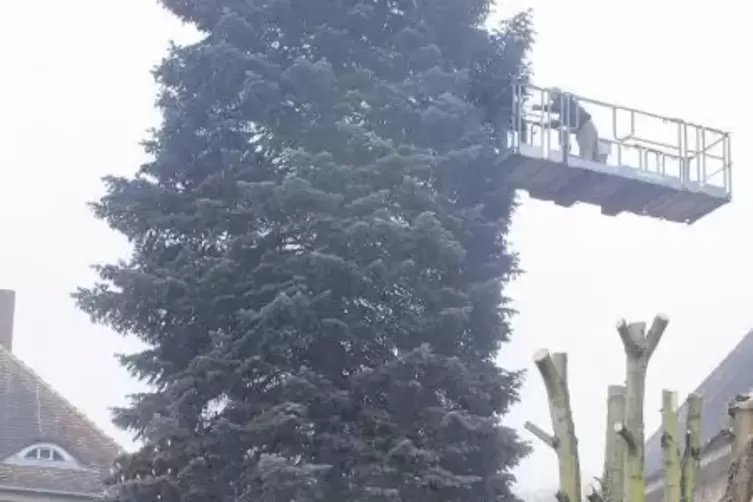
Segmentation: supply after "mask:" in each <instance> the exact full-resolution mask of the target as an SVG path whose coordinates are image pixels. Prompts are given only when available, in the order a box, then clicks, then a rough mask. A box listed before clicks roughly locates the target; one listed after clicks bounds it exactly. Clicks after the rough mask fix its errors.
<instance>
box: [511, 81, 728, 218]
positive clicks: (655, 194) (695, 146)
mask: <svg viewBox="0 0 753 502" xmlns="http://www.w3.org/2000/svg"><path fill="white" fill-rule="evenodd" d="M552 91H553V90H552V89H546V88H541V87H535V86H532V85H526V86H523V85H519V84H516V85H514V86H513V92H512V99H513V103H512V105H513V110H514V113H513V118H512V122H513V123H512V127H511V129H510V130H509V131H508V133H507V142H508V144H507V146H508V151H507V157H506V159H505V161H504V167H505V169H506V170H507V173H508V180H509V181H510V183H511V184H512V185H513V186H515V187H517V188H519V189H522V190H526V191H527V192H528V193H529V195H530V196H531V197H533V198H535V199H540V200H545V201H551V202H554V203H555V204H557V205H560V206H565V207H569V206H572V205H573V204H575V203H578V202H583V203H586V204H593V205H597V206H600V207H601V212H602V213H603V214H605V215H610V216H615V215H618V214H620V213H633V214H637V215H645V216H650V217H653V218H658V219H662V220H668V221H672V222H678V223H688V224H690V223H693V222H695V221H697V220H698V219H700V218H702V217H703V216H705V215H707V214H709V213H711V212H712V211H714V210H715V209H717V208H718V207H720V206H722V205H724V204H726V203H728V202H729V201H730V200H731V194H732V191H731V180H732V173H731V159H730V137H729V133H727V132H723V131H720V130H717V129H713V128H711V127H704V126H701V125H698V124H692V123H690V122H686V121H684V120H681V119H676V118H669V117H662V116H660V115H655V114H652V113H646V112H642V111H639V110H635V109H632V108H626V107H623V106H618V105H613V104H609V103H603V102H600V101H596V100H591V99H586V98H583V97H580V96H574V95H572V94H570V96H572V97H573V98H574V99H575V100H576V101H577V103H579V104H580V105H581V106H582V107H583V108H584V109H585V110H586V111H588V113H589V114H590V115H591V116H592V120H593V122H594V124H595V125H596V127H597V129H598V132H599V155H598V158H599V161H594V160H586V159H584V158H581V157H580V156H579V152H578V145H577V141H576V138H575V136H574V135H573V134H572V133H571V132H569V131H568V130H566V129H565V128H564V127H561V126H560V127H551V126H550V121H551V120H552V119H554V118H558V116H557V115H555V114H553V113H550V112H549V111H547V110H544V111H534V110H533V108H534V105H536V104H537V105H539V106H540V107H544V106H545V105H547V104H548V103H549V102H550V98H551V96H552ZM565 103H566V105H567V103H569V100H565ZM566 112H567V110H565V113H566ZM564 152H568V153H567V155H565V153H564Z"/></svg>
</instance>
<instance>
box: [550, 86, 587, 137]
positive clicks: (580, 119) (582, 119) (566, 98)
mask: <svg viewBox="0 0 753 502" xmlns="http://www.w3.org/2000/svg"><path fill="white" fill-rule="evenodd" d="M566 104H567V105H569V106H566ZM547 108H548V109H549V111H550V112H552V113H556V114H558V115H559V116H560V120H561V121H562V122H563V123H564V126H565V127H566V128H568V129H570V130H571V131H575V132H578V131H580V129H581V127H583V124H585V123H586V122H588V121H589V120H591V114H589V113H588V112H587V111H586V110H584V109H583V107H582V106H580V105H579V104H578V101H577V100H576V99H575V98H573V97H572V96H571V95H569V94H564V95H562V96H558V97H555V98H554V99H552V103H551V104H550V105H549V106H547ZM565 110H567V114H565ZM566 115H567V116H566Z"/></svg>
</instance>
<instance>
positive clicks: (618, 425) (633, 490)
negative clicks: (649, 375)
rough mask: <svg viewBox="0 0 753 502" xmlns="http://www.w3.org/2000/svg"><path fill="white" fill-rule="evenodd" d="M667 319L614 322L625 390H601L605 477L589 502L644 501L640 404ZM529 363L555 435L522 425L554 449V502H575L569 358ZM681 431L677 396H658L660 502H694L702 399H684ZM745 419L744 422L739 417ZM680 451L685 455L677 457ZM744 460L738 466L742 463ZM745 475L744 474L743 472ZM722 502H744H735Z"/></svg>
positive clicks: (740, 482)
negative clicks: (662, 475) (604, 403)
mask: <svg viewBox="0 0 753 502" xmlns="http://www.w3.org/2000/svg"><path fill="white" fill-rule="evenodd" d="M668 323H669V319H668V318H667V317H666V316H665V315H657V316H656V317H655V318H654V320H653V322H652V323H651V327H650V328H649V329H648V331H647V330H646V323H643V322H634V323H627V322H626V321H624V320H621V321H619V322H618V323H617V332H618V334H619V336H620V339H621V340H622V344H623V347H624V350H625V356H626V379H625V385H624V386H622V385H611V386H609V388H608V391H607V423H606V451H605V455H604V473H603V476H602V478H601V479H600V480H599V481H600V486H599V487H598V488H593V487H591V488H590V489H589V491H588V493H587V494H586V497H587V498H588V500H589V502H644V500H645V479H644V464H645V452H644V444H645V431H644V420H643V408H644V401H645V385H646V370H647V369H648V364H649V362H650V360H651V356H652V355H653V353H654V352H655V350H656V348H657V346H658V345H659V342H660V341H661V338H662V335H663V334H664V331H665V330H666V328H667V325H668ZM534 361H535V363H536V366H537V367H538V369H539V372H540V373H541V377H542V379H543V380H544V385H545V387H546V390H547V396H548V399H549V410H550V414H551V418H552V427H553V430H554V434H553V435H549V434H547V433H546V432H545V431H543V430H542V429H541V428H540V427H538V426H536V425H534V424H532V423H530V422H528V423H526V428H527V429H528V430H529V431H531V432H532V433H533V434H534V435H535V436H536V437H537V438H539V439H540V440H542V441H543V442H544V443H545V444H546V445H548V446H549V447H551V448H553V449H554V450H555V452H556V454H557V458H558V461H559V483H560V487H559V490H558V491H557V493H556V498H557V499H558V500H559V501H561V502H565V501H568V502H574V501H577V500H580V498H581V490H580V487H581V479H580V466H579V458H578V449H577V444H578V440H577V436H576V434H575V425H574V423H573V418H572V410H571V409H570V394H569V389H568V385H567V364H566V362H567V357H566V355H565V354H561V353H559V354H552V355H550V354H549V352H548V351H546V350H540V351H538V352H536V354H535V355H534ZM687 404H688V405H687V417H686V420H685V424H686V425H687V426H686V430H685V431H680V430H679V426H678V421H679V420H678V416H677V395H676V394H675V393H674V392H670V391H668V390H665V391H663V393H662V428H663V433H662V438H661V446H662V456H663V460H664V473H665V490H664V500H665V502H681V501H682V502H692V499H693V488H694V481H695V479H696V477H697V476H696V474H697V471H698V467H699V456H700V420H701V404H702V402H701V397H700V396H698V395H695V394H691V395H690V396H688V399H687ZM743 409H747V408H745V407H744V406H738V407H736V408H734V413H736V414H737V415H736V416H737V417H738V420H737V423H738V424H739V425H738V426H739V427H743V428H744V427H747V426H748V424H747V423H746V422H745V420H748V417H751V423H750V424H749V425H750V426H753V415H749V414H746V413H745V412H744V411H741V410H743ZM743 417H744V418H743ZM681 449H682V450H683V451H682V452H681ZM742 462H743V461H742V460H741V461H740V464H742ZM743 470H744V469H743ZM735 480H736V481H735V483H736V484H735V486H736V488H735V489H736V490H737V491H736V492H735V493H738V496H739V494H742V493H746V492H745V490H746V489H747V487H748V485H747V484H746V483H747V482H749V481H750V480H749V479H748V478H745V479H743V478H742V477H740V476H738V477H736V478H735ZM726 502H750V499H749V498H748V499H742V498H735V499H729V500H728V501H726Z"/></svg>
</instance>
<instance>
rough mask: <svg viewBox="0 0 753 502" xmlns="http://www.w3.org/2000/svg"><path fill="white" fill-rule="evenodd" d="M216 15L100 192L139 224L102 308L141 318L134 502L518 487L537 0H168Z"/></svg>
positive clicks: (330, 501)
mask: <svg viewBox="0 0 753 502" xmlns="http://www.w3.org/2000/svg"><path fill="white" fill-rule="evenodd" d="M162 3H163V5H164V6H165V7H166V8H167V9H169V10H170V11H171V12H172V13H174V14H175V15H176V16H178V17H179V18H180V19H181V20H183V21H184V22H186V23H191V24H193V25H195V26H196V27H198V28H199V30H200V31H201V32H202V34H203V36H202V38H201V40H200V41H199V42H197V43H195V44H192V45H188V46H173V47H171V49H170V51H169V54H168V55H167V57H166V58H165V59H164V61H163V62H162V63H161V65H159V67H158V68H157V69H156V70H155V77H156V79H157V81H158V83H159V84H160V88H161V92H160V95H159V99H158V106H159V108H160V109H161V111H162V114H163V122H162V124H161V125H160V127H159V128H158V129H157V130H155V131H153V132H152V134H151V137H150V139H149V140H148V141H146V142H145V148H146V150H147V151H148V153H149V154H150V155H151V157H152V159H153V160H151V161H150V162H148V163H147V164H145V165H143V166H142V167H141V168H140V170H139V171H138V173H137V174H136V175H135V176H134V177H133V178H129V179H126V178H116V177H108V178H106V185H107V194H106V195H105V196H104V197H103V198H102V199H101V200H100V201H99V202H97V203H95V204H94V205H93V206H94V211H95V214H96V216H97V217H98V218H100V219H102V220H104V221H106V222H107V223H108V224H109V225H110V226H111V227H112V228H113V229H115V230H116V231H118V232H120V233H122V234H123V235H125V236H126V237H127V238H128V239H129V241H130V243H131V244H132V245H133V249H134V251H133V254H132V256H131V258H130V259H129V260H128V261H126V262H121V263H116V264H110V265H104V266H100V267H98V268H97V269H98V272H99V275H100V277H101V281H100V282H99V283H98V284H96V285H94V286H92V287H89V288H82V289H80V290H79V291H78V292H77V293H76V294H75V297H76V299H77V302H78V304H79V306H80V307H81V308H82V309H83V310H84V311H85V312H87V313H88V314H90V315H91V316H92V318H93V319H94V320H95V321H97V322H100V323H104V324H107V325H109V326H111V327H112V328H113V329H114V330H116V331H118V332H120V333H122V334H126V335H129V336H136V337H138V338H139V339H141V340H143V341H144V342H145V343H146V344H147V346H148V348H147V349H146V350H144V351H143V352H140V353H137V354H133V355H128V356H123V357H122V361H123V364H124V365H126V367H127V368H128V369H129V370H130V371H131V372H132V373H133V374H134V375H135V376H137V377H138V378H140V379H142V380H144V381H146V382H148V383H149V384H151V388H152V390H151V391H150V392H146V393H143V394H139V395H136V396H133V401H132V405H131V406H129V407H127V408H124V409H119V410H116V422H117V423H118V424H119V425H121V426H122V427H124V428H127V429H129V430H132V431H134V432H135V433H136V435H137V437H138V438H140V439H141V440H142V441H143V444H144V446H143V447H142V448H141V449H140V450H139V451H138V452H136V453H134V454H129V455H125V456H124V457H123V458H122V459H121V461H119V463H118V465H117V468H116V471H117V472H116V474H115V476H114V477H113V486H112V496H113V498H114V499H117V500H121V501H126V502H133V501H139V502H142V501H153V500H162V501H169V502H172V501H188V502H193V501H196V502H199V501H200V502H208V501H223V502H225V501H256V502H287V501H296V502H309V501H327V502H345V501H363V502H366V501H385V502H387V501H410V502H419V501H444V502H452V501H458V502H460V501H463V502H472V501H508V500H515V498H514V496H513V495H512V494H511V491H510V488H511V483H512V482H513V477H512V475H511V474H510V470H511V468H512V467H514V466H515V465H516V463H517V462H518V461H519V460H520V458H521V457H522V456H523V455H525V453H526V445H525V444H524V443H522V442H521V440H520V439H519V438H518V436H517V434H516V433H515V431H514V430H512V429H510V428H507V427H504V426H502V425H501V424H500V418H501V417H502V416H503V415H504V414H505V413H506V412H507V410H508V409H509V407H510V405H511V404H512V403H514V402H515V401H516V400H517V397H518V396H517V392H518V388H519V384H520V378H521V374H520V373H519V372H517V371H508V370H505V369H500V368H499V367H498V366H496V365H495V361H494V360H495V356H496V354H497V352H498V350H499V349H500V347H501V346H502V344H503V343H504V342H506V341H507V340H508V336H509V331H510V328H509V325H508V318H509V315H510V310H509V307H507V300H506V298H505V297H504V296H503V293H502V290H503V288H504V285H505V284H506V283H508V281H509V280H510V279H511V277H512V276H514V274H515V273H517V267H516V258H515V256H514V254H513V253H512V252H511V251H510V250H509V249H508V246H507V244H506V241H505V235H506V234H507V231H508V227H509V224H510V217H511V213H512V211H513V209H514V205H515V202H514V190H513V188H512V187H510V186H509V185H508V184H507V183H506V182H505V180H504V171H503V169H502V158H503V155H504V151H503V150H501V149H500V146H499V145H500V136H501V135H503V134H504V130H505V127H504V124H505V123H509V122H508V121H509V119H510V106H509V100H510V93H509V85H510V82H511V79H513V78H521V79H522V80H523V81H525V79H526V78H527V76H528V69H527V66H526V62H525V57H526V53H527V50H528V48H529V46H530V44H531V37H532V35H531V28H530V19H529V16H528V14H527V13H524V14H521V15H519V16H517V17H515V18H513V19H511V20H510V21H508V22H506V23H504V24H503V25H502V26H501V27H500V29H499V30H497V31H494V32H490V31H488V30H487V29H485V28H484V27H483V24H482V23H483V22H484V21H485V19H486V17H487V15H488V12H489V10H490V8H491V6H490V0H214V1H207V0H162Z"/></svg>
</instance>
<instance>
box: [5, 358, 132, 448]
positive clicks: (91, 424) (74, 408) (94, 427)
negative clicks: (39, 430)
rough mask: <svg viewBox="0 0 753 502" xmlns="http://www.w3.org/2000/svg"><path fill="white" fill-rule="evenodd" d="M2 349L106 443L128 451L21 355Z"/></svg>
mask: <svg viewBox="0 0 753 502" xmlns="http://www.w3.org/2000/svg"><path fill="white" fill-rule="evenodd" d="M0 351H2V352H3V353H5V354H6V355H8V356H10V357H11V360H13V361H14V362H15V363H17V364H18V365H19V366H20V367H21V369H22V370H24V371H26V372H27V373H28V374H29V375H31V377H33V378H34V380H35V381H36V382H37V383H38V384H39V385H41V386H42V387H43V388H44V389H45V390H47V391H48V392H50V394H52V395H53V396H54V397H55V398H56V399H59V400H60V401H61V402H62V403H63V405H64V406H67V407H68V408H69V409H70V410H71V411H72V412H73V413H74V414H75V415H76V416H77V417H78V418H79V419H81V420H82V421H83V422H84V423H85V424H86V425H87V426H89V427H91V429H92V430H93V431H95V432H96V433H97V434H98V435H99V436H101V438H102V439H104V440H105V442H106V443H108V446H112V447H114V448H115V449H116V450H117V452H118V453H119V454H123V453H126V450H125V448H123V447H122V446H121V445H119V444H118V442H117V441H115V439H113V438H112V437H110V436H109V435H108V434H107V433H106V432H105V431H104V429H102V428H101V427H99V426H98V425H97V424H95V423H94V421H93V420H91V419H90V418H89V417H88V416H86V413H84V412H83V411H81V410H80V409H79V408H78V406H76V405H75V404H73V403H72V402H71V401H69V400H68V399H67V398H66V397H65V396H63V395H62V394H61V393H60V392H58V391H57V390H55V388H54V387H52V385H50V384H49V383H48V382H47V381H46V380H45V379H44V378H42V377H41V376H39V374H38V373H37V372H36V371H34V369H32V367H31V366H29V365H28V364H26V363H25V362H23V360H22V359H21V358H19V357H17V356H16V355H15V354H13V353H12V352H11V351H9V350H8V349H6V348H5V347H3V346H2V345H0Z"/></svg>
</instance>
